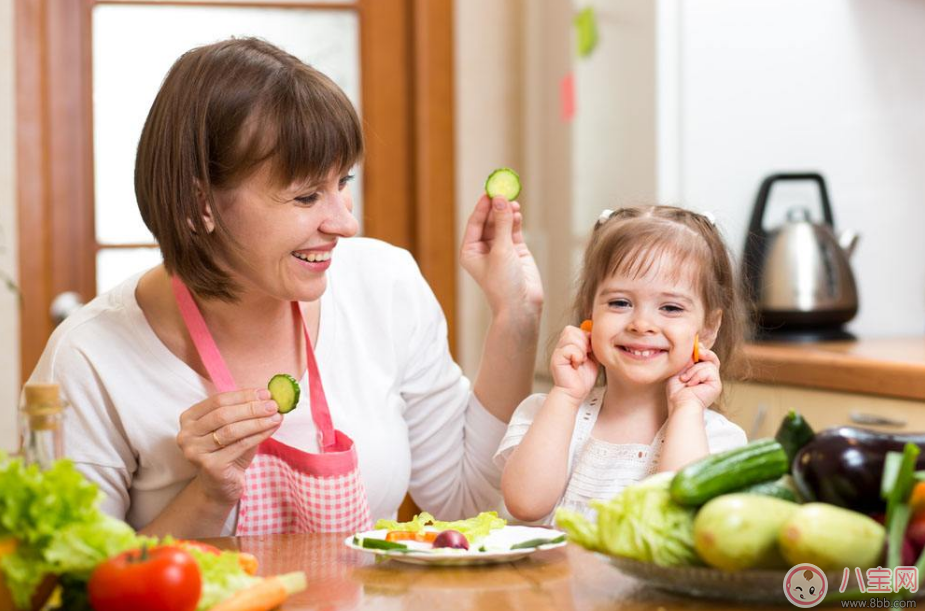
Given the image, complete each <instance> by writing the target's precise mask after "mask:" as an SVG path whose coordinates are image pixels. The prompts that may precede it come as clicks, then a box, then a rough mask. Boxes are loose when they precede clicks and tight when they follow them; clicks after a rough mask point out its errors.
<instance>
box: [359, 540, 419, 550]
mask: <svg viewBox="0 0 925 611" xmlns="http://www.w3.org/2000/svg"><path fill="white" fill-rule="evenodd" d="M360 546H361V547H365V548H366V549H387V550H402V549H408V546H407V545H405V544H404V543H396V542H394V541H386V540H385V539H372V538H369V539H363V542H362V543H360Z"/></svg>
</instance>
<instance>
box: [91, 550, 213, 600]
mask: <svg viewBox="0 0 925 611" xmlns="http://www.w3.org/2000/svg"><path fill="white" fill-rule="evenodd" d="M87 590H88V593H89V595H90V605H91V606H92V607H93V608H94V609H95V610H96V611H126V610H129V611H195V609H196V605H197V604H198V603H199V596H200V594H201V593H202V575H200V573H199V565H197V564H196V560H194V559H193V557H192V555H190V553H189V552H187V551H185V550H183V549H180V548H179V547H169V546H165V547H155V548H151V549H145V548H142V549H140V550H132V551H130V552H125V553H124V554H120V555H118V556H116V557H114V558H110V559H109V560H107V561H106V562H104V563H102V564H100V565H99V566H98V567H96V569H95V570H94V571H93V574H92V575H91V576H90V583H89V584H88V585H87Z"/></svg>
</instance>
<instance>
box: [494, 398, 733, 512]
mask: <svg viewBox="0 0 925 611" xmlns="http://www.w3.org/2000/svg"><path fill="white" fill-rule="evenodd" d="M604 390H605V388H604V387H597V388H595V389H594V390H592V391H591V393H590V394H589V395H588V397H587V398H586V399H585V401H584V403H582V405H581V407H579V409H578V413H577V415H576V416H575V428H574V429H573V430H572V438H571V442H570V443H569V458H568V474H569V479H568V484H567V485H566V489H565V493H564V494H563V495H562V498H561V499H559V501H558V503H556V506H555V508H553V511H552V512H551V513H550V514H549V515H548V516H546V518H544V519H543V520H542V521H541V522H542V523H546V524H548V523H551V521H552V518H553V515H554V514H555V510H556V509H558V508H559V507H565V508H567V509H571V510H574V511H577V512H579V513H582V514H584V515H585V516H586V517H588V518H589V519H591V520H592V521H594V520H596V519H597V518H596V513H597V512H596V511H595V510H594V509H593V508H592V507H591V506H590V505H589V503H590V501H591V500H592V499H601V500H607V499H611V498H613V497H614V496H616V495H617V494H618V493H619V492H620V491H621V490H623V489H624V488H626V487H627V486H629V485H630V484H633V483H635V482H638V481H641V480H642V479H644V478H646V477H648V476H649V475H652V474H654V473H655V472H656V469H657V468H658V460H659V458H660V457H661V452H662V444H663V443H664V441H665V425H666V424H667V422H666V424H662V427H661V429H659V431H658V433H656V435H655V438H654V439H653V440H652V443H650V444H641V443H620V444H615V443H609V442H606V441H602V440H600V439H596V438H594V437H593V436H592V435H591V431H592V430H593V429H594V424H595V423H596V422H597V417H598V414H600V410H601V402H602V400H603V397H604ZM545 400H546V395H545V394H535V395H531V396H529V397H527V398H526V399H524V400H523V402H522V403H521V404H520V405H519V406H518V407H517V410H516V411H515V412H514V415H513V417H512V418H511V423H510V425H508V429H507V433H506V434H505V436H504V439H502V440H501V445H500V446H499V447H498V451H497V453H496V454H495V463H496V464H497V465H498V466H499V467H501V468H502V469H503V468H504V465H505V464H506V463H507V460H508V459H509V458H510V456H511V453H512V452H513V451H514V448H516V447H517V446H518V445H520V442H521V441H522V440H523V438H524V436H525V435H526V434H527V430H528V429H529V428H530V425H531V424H532V423H533V420H534V418H536V415H537V414H538V413H539V410H540V408H541V407H542V406H543V403H544V402H545ZM704 426H705V428H706V433H707V443H708V445H709V448H710V453H712V454H715V453H717V452H723V451H725V450H729V449H732V448H736V447H739V446H742V445H745V443H747V439H746V437H745V432H744V431H743V430H742V429H741V428H739V427H738V426H737V425H735V424H733V423H732V422H730V421H729V420H727V419H726V418H725V417H724V416H723V415H722V414H719V413H718V412H715V411H713V410H709V409H708V410H705V411H704Z"/></svg>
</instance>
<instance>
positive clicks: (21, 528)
mask: <svg viewBox="0 0 925 611" xmlns="http://www.w3.org/2000/svg"><path fill="white" fill-rule="evenodd" d="M0 490H3V494H2V495H0V539H2V538H7V537H12V538H15V539H16V541H17V546H16V549H15V551H14V552H12V553H11V554H8V555H5V556H3V557H2V558H0V572H2V575H3V577H4V579H5V581H6V584H7V586H8V587H9V589H10V592H11V593H12V595H13V601H14V603H15V604H16V606H17V607H20V608H28V607H29V603H30V600H31V598H32V595H33V593H34V592H35V588H36V587H37V586H38V585H39V583H41V581H42V579H43V578H44V577H45V575H48V574H52V575H62V574H65V573H67V574H71V575H72V576H73V577H74V579H76V580H86V579H88V578H89V575H90V572H91V571H92V570H93V568H94V567H95V566H96V565H97V564H99V563H100V562H102V561H103V560H105V559H106V558H109V557H110V556H113V555H115V554H118V553H120V552H122V551H125V550H127V549H133V548H137V547H140V546H141V544H142V543H143V542H145V541H146V539H145V538H142V537H138V536H137V535H135V532H134V531H133V530H132V528H131V527H130V526H128V525H127V524H125V523H124V522H122V521H120V520H116V519H115V518H112V517H109V516H107V515H106V514H104V513H103V512H102V511H100V509H99V502H100V500H101V493H100V491H99V490H98V489H97V487H96V486H95V485H93V484H92V483H90V482H89V481H87V480H86V479H85V478H84V476H83V475H82V474H81V473H80V472H79V471H77V469H76V468H74V465H73V463H71V462H70V461H67V460H60V461H57V462H55V464H54V465H53V466H52V467H51V468H50V469H48V470H47V471H40V470H39V469H38V467H36V466H35V465H29V466H26V465H25V464H23V461H22V460H21V459H7V458H6V457H5V456H0Z"/></svg>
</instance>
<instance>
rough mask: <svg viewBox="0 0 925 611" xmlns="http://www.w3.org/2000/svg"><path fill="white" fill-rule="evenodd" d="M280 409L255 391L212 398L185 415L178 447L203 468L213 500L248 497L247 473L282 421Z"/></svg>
mask: <svg viewBox="0 0 925 611" xmlns="http://www.w3.org/2000/svg"><path fill="white" fill-rule="evenodd" d="M277 410H278V406H277V405H276V402H274V401H271V400H270V392H269V391H268V390H267V389H265V388H259V389H255V388H252V389H249V390H235V391H231V392H223V393H219V394H216V395H212V396H211V397H209V398H208V399H206V400H205V401H202V402H200V403H197V404H196V405H194V406H192V407H191V408H189V409H188V410H186V411H185V412H183V413H182V414H180V433H179V434H178V435H177V444H178V445H179V446H180V449H181V450H183V455H184V456H185V457H186V459H187V460H188V461H190V462H191V463H192V464H194V465H196V467H198V468H199V474H198V475H197V478H198V479H199V483H200V487H201V488H202V490H203V492H204V493H205V495H206V496H207V497H208V498H209V499H210V500H212V501H215V502H217V503H221V504H234V503H236V502H237V501H238V499H240V498H241V496H242V495H243V494H244V471H245V470H246V469H247V467H248V466H249V465H250V464H251V461H252V460H253V459H254V454H255V453H256V452H257V446H258V445H260V442H262V441H263V440H265V439H267V438H268V437H270V436H271V435H273V433H275V432H276V430H277V429H278V428H279V426H280V424H281V423H282V420H283V417H282V415H280V414H278V413H277Z"/></svg>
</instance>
